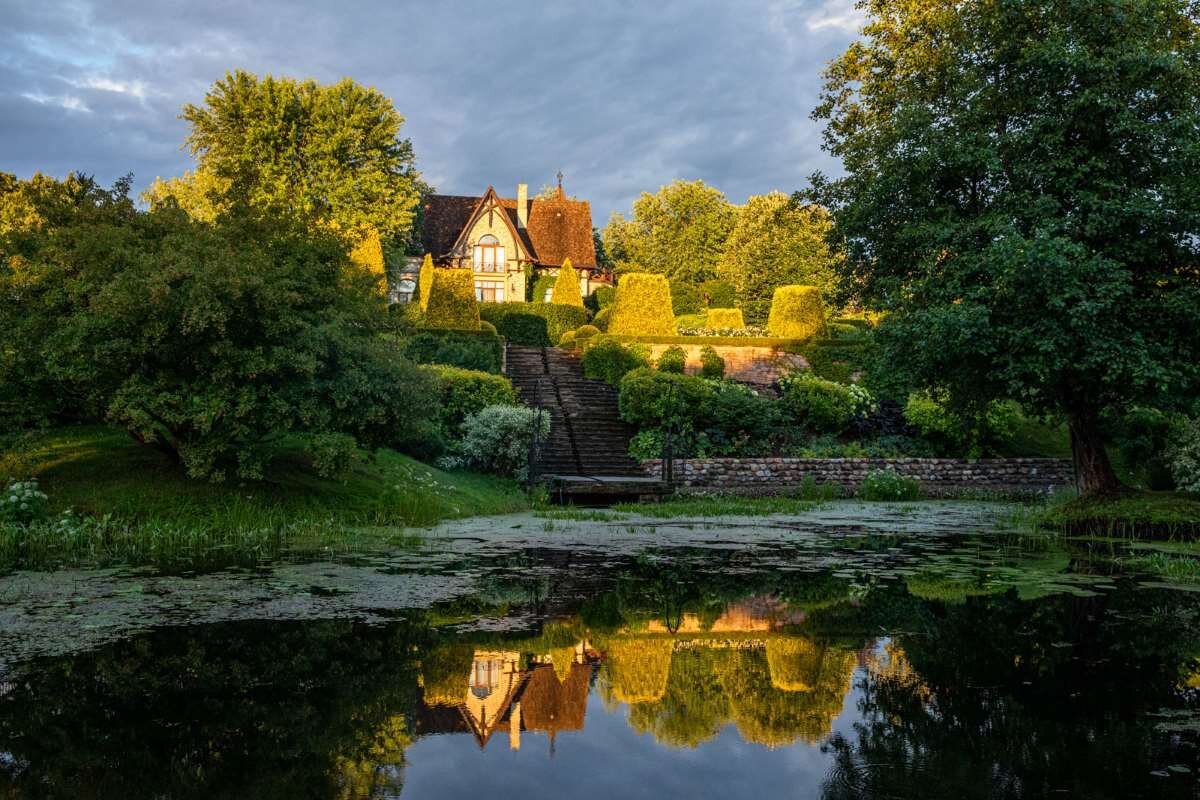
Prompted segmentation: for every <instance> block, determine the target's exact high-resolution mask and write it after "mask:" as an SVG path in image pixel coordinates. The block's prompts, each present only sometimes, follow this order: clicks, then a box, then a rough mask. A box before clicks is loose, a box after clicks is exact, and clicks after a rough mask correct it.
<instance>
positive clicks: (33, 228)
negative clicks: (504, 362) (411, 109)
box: [0, 176, 435, 480]
mask: <svg viewBox="0 0 1200 800" xmlns="http://www.w3.org/2000/svg"><path fill="white" fill-rule="evenodd" d="M128 188H129V182H128V181H127V180H125V181H122V182H121V183H119V184H118V186H117V187H116V188H115V189H113V190H105V189H101V188H100V187H98V186H96V184H95V183H94V182H92V181H90V180H88V179H86V178H80V177H77V176H71V177H69V178H68V179H67V180H65V181H62V182H58V181H54V180H52V179H47V178H42V177H41V176H37V177H35V178H34V179H32V180H30V181H12V180H9V179H8V178H4V179H2V180H0V207H4V208H20V209H24V211H23V212H22V213H20V214H18V215H13V216H14V217H15V221H12V222H9V221H5V222H3V223H2V224H0V417H6V418H8V419H9V421H15V422H16V423H18V424H22V423H26V422H28V421H31V420H36V419H37V418H39V417H41V418H46V417H48V416H52V415H53V416H63V415H65V414H69V415H73V416H75V417H80V418H85V419H100V418H103V419H107V420H108V421H110V422H112V423H114V424H117V425H119V426H121V427H123V428H124V429H126V430H127V431H129V433H130V434H131V435H132V436H133V437H134V438H136V439H137V440H138V441H140V442H142V443H144V444H146V445H149V446H153V447H155V448H157V449H160V450H162V451H164V452H166V453H168V454H169V455H171V456H172V457H174V458H175V459H176V460H177V461H179V462H180V463H181V465H182V466H183V467H185V468H186V469H187V471H188V473H189V474H191V475H193V476H196V477H203V478H208V479H213V480H219V479H223V478H228V477H231V476H234V475H237V476H238V477H241V478H261V477H263V475H264V471H265V469H266V468H267V466H268V465H269V464H270V462H271V461H272V459H273V458H275V457H276V456H278V455H280V454H281V453H282V452H284V451H285V449H290V448H292V447H293V446H295V445H301V446H303V447H304V448H305V449H306V450H307V452H308V453H309V455H310V456H311V457H312V460H313V463H314V466H316V467H317V469H318V471H320V472H323V473H326V474H328V473H331V472H333V471H336V470H337V469H338V468H340V467H342V466H344V465H345V464H346V460H347V458H348V457H349V456H351V455H352V454H353V452H354V449H355V448H356V447H359V446H362V447H367V448H374V447H378V446H382V445H393V446H400V445H403V444H405V440H406V438H407V437H409V436H410V434H412V433H414V432H417V433H420V432H423V431H422V428H423V426H425V425H428V424H429V418H430V415H431V414H432V410H431V409H433V408H435V406H434V404H433V402H432V401H433V387H432V384H431V381H430V379H429V378H428V377H426V376H425V375H424V374H423V373H422V372H421V371H420V370H418V369H417V368H416V367H415V366H414V365H412V364H411V363H409V362H408V361H406V360H404V359H403V358H401V357H400V355H401V354H400V352H399V345H398V344H392V343H390V341H389V340H388V339H386V338H384V337H382V336H380V335H379V334H380V333H381V332H384V331H386V330H388V329H389V327H390V323H389V320H388V315H387V313H386V310H385V305H384V301H383V299H382V298H381V297H380V296H379V295H378V293H377V292H376V291H375V287H376V285H377V283H376V277H375V276H374V275H373V274H372V273H371V272H370V271H369V270H367V269H363V268H361V267H358V266H356V265H355V264H354V263H353V262H351V261H350V260H349V258H348V257H347V255H346V252H345V248H344V246H343V243H342V242H341V240H340V239H339V238H338V237H335V236H333V235H331V234H329V233H328V232H322V231H319V230H318V231H313V230H312V229H310V228H308V227H304V226H300V225H298V224H297V223H296V222H295V221H294V220H292V219H290V218H287V217H282V218H281V217H277V216H272V215H269V214H259V213H256V212H255V211H254V210H252V209H250V208H246V207H241V208H236V209H234V212H235V213H230V214H228V215H223V216H221V217H220V218H218V219H217V221H216V222H214V223H204V222H199V221H197V220H194V219H192V218H191V217H189V216H188V215H187V214H185V213H184V212H183V211H182V210H180V209H178V208H174V207H166V208H161V209H157V210H153V211H150V212H142V211H139V210H137V209H136V208H135V207H134V205H133V203H132V202H131V201H130V200H129V198H128V196H127V192H128ZM5 216H7V215H5ZM13 309H18V311H16V312H15V313H14V312H13ZM409 441H411V439H409Z"/></svg>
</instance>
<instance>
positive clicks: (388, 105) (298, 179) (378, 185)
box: [147, 70, 427, 241]
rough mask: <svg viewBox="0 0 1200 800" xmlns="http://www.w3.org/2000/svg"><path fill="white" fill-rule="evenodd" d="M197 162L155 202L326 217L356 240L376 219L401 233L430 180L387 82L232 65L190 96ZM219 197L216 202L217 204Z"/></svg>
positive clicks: (155, 190) (388, 231)
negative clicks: (201, 94)
mask: <svg viewBox="0 0 1200 800" xmlns="http://www.w3.org/2000/svg"><path fill="white" fill-rule="evenodd" d="M182 117H183V119H184V120H186V121H187V122H188V123H189V124H190V125H191V131H190V132H189V134H188V137H187V147H188V148H189V149H190V150H191V152H192V154H193V155H195V157H196V159H197V162H198V166H197V169H196V171H195V172H193V173H191V174H190V175H185V176H184V177H183V178H180V179H174V180H172V181H165V182H163V181H160V182H156V184H155V185H154V186H153V187H151V189H150V190H149V192H148V193H147V196H148V199H150V200H151V201H152V203H154V202H157V201H161V200H163V199H165V197H166V196H167V195H170V196H174V197H176V198H177V200H178V201H179V204H180V205H181V206H182V207H184V208H185V210H188V211H189V212H190V213H192V214H193V216H198V217H199V218H200V219H204V218H206V217H208V218H211V217H212V216H214V213H213V212H214V210H220V208H221V207H222V206H224V205H227V204H230V203H238V202H241V203H245V204H246V205H248V206H250V207H252V208H259V209H270V210H271V211H272V213H275V214H282V215H285V216H289V217H292V218H295V219H297V220H299V221H301V222H302V223H304V224H323V225H326V226H329V227H331V228H333V229H335V230H338V231H340V232H344V233H347V234H349V235H350V236H351V238H352V239H354V240H357V239H358V238H359V237H361V236H362V235H363V233H364V232H365V230H366V229H368V228H373V229H374V230H375V231H377V232H378V233H379V235H380V236H382V237H383V238H384V239H385V240H387V241H393V240H398V241H399V240H403V238H404V237H405V236H406V234H407V233H408V231H409V229H410V228H411V226H412V223H413V218H414V213H415V209H416V206H417V202H418V198H419V193H420V191H421V190H422V188H427V187H424V184H422V183H421V181H420V176H419V175H418V174H417V171H416V168H415V166H414V160H413V150H412V144H411V143H410V142H409V141H408V140H407V139H402V138H400V128H401V126H402V125H403V123H404V118H403V117H402V116H401V115H400V114H399V113H398V112H397V111H396V109H395V108H394V107H393V106H392V102H391V100H389V99H388V98H387V97H385V96H384V95H383V94H382V93H380V92H379V91H377V90H375V89H372V88H368V87H364V86H361V85H359V84H357V83H355V82H354V81H352V80H350V79H349V78H345V79H343V80H341V81H338V82H337V83H335V84H332V85H322V84H319V83H317V82H316V81H313V80H304V81H297V80H294V79H292V78H275V77H272V76H270V75H268V76H266V77H264V78H259V77H257V76H255V75H253V74H251V73H248V72H243V71H241V70H238V71H236V72H232V73H227V74H226V75H225V77H224V78H223V79H221V80H219V81H217V82H216V83H215V84H213V86H212V88H211V89H210V90H209V91H208V94H207V95H206V96H205V101H204V104H203V105H193V104H190V103H189V104H188V105H186V106H184V108H183V114H182ZM214 207H215V209H214Z"/></svg>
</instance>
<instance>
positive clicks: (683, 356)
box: [655, 347, 687, 375]
mask: <svg viewBox="0 0 1200 800" xmlns="http://www.w3.org/2000/svg"><path fill="white" fill-rule="evenodd" d="M686 366H687V353H685V352H684V351H683V348H682V347H668V348H667V349H666V350H664V351H663V354H662V355H661V356H659V357H658V363H657V364H655V368H656V369H658V371H659V372H674V373H675V374H676V375H682V374H683V370H684V367H686Z"/></svg>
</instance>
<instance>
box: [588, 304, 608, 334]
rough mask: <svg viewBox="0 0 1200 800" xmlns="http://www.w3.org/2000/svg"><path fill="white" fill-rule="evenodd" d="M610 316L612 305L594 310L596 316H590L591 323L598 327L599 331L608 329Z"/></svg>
mask: <svg viewBox="0 0 1200 800" xmlns="http://www.w3.org/2000/svg"><path fill="white" fill-rule="evenodd" d="M611 316H612V306H605V307H604V308H601V309H600V310H599V311H597V312H596V316H594V317H592V324H593V325H595V326H596V327H597V328H599V329H600V331H601V332H604V331H607V330H608V318H609V317H611Z"/></svg>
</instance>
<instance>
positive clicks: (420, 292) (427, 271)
mask: <svg viewBox="0 0 1200 800" xmlns="http://www.w3.org/2000/svg"><path fill="white" fill-rule="evenodd" d="M433 270H434V267H433V256H431V255H429V253H426V254H425V260H424V261H422V262H421V272H420V273H419V274H418V275H417V301H418V302H420V304H421V310H422V311H425V310H427V309H428V308H429V294H430V292H432V291H433Z"/></svg>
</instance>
